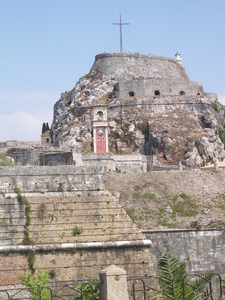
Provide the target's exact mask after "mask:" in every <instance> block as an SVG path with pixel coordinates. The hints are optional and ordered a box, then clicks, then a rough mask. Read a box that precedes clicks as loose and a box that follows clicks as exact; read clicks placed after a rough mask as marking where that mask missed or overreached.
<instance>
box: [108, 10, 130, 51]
mask: <svg viewBox="0 0 225 300" xmlns="http://www.w3.org/2000/svg"><path fill="white" fill-rule="evenodd" d="M111 24H112V25H118V26H120V52H123V39H122V26H123V25H130V23H122V22H121V14H120V22H119V23H111Z"/></svg>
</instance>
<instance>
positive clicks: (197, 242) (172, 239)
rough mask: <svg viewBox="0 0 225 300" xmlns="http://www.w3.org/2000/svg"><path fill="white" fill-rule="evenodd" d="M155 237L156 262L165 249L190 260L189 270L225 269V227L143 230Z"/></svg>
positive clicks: (190, 271)
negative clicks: (224, 228)
mask: <svg viewBox="0 0 225 300" xmlns="http://www.w3.org/2000/svg"><path fill="white" fill-rule="evenodd" d="M143 233H144V234H145V236H146V238H147V239H150V240H151V241H152V247H151V248H150V253H151V257H152V259H153V261H154V265H155V266H156V263H157V260H158V259H159V258H160V256H161V255H163V254H164V253H166V252H170V253H172V254H173V255H176V256H177V257H179V258H180V259H181V260H182V261H184V262H185V263H187V268H188V272H189V273H201V272H206V271H209V270H211V271H215V272H217V273H224V270H225V260H224V252H225V234H224V230H223V229H221V230H219V229H211V230H163V231H143Z"/></svg>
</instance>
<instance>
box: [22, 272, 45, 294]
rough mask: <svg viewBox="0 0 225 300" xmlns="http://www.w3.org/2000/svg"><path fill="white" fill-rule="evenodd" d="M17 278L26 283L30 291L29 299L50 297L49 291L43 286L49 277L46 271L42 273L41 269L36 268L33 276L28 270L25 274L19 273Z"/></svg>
mask: <svg viewBox="0 0 225 300" xmlns="http://www.w3.org/2000/svg"><path fill="white" fill-rule="evenodd" d="M19 278H20V280H22V281H23V282H24V283H25V284H26V287H27V288H28V290H29V291H30V296H31V299H33V300H39V299H41V300H49V299H50V291H49V290H48V289H46V288H45V286H46V284H47V282H48V279H49V274H48V272H47V271H46V272H45V274H42V272H41V270H40V269H38V273H37V274H36V275H35V276H33V277H32V275H31V272H29V274H28V275H27V276H26V275H23V274H20V275H19ZM40 296H41V297H40Z"/></svg>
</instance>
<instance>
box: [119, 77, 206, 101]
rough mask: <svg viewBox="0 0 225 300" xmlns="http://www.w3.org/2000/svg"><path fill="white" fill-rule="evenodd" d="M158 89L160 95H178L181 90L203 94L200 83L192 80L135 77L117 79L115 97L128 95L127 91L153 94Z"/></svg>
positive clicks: (147, 94) (187, 94)
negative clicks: (133, 78) (117, 85)
mask: <svg viewBox="0 0 225 300" xmlns="http://www.w3.org/2000/svg"><path fill="white" fill-rule="evenodd" d="M155 90H158V91H160V95H170V96H173V95H180V92H181V91H184V92H185V95H186V96H191V95H193V96H197V94H198V93H199V94H200V95H204V91H203V87H202V85H201V84H199V83H197V82H193V81H184V80H183V81H179V80H176V81H175V80H173V81H172V80H160V79H136V80H129V81H127V80H121V81H119V91H117V92H116V96H117V97H121V98H123V97H129V92H131V91H132V92H134V95H135V96H143V95H145V96H154V91H155Z"/></svg>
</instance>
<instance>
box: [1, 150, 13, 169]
mask: <svg viewBox="0 0 225 300" xmlns="http://www.w3.org/2000/svg"><path fill="white" fill-rule="evenodd" d="M0 166H1V167H12V166H14V164H13V162H12V159H10V158H9V157H7V156H6V154H5V153H0Z"/></svg>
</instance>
